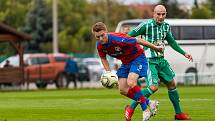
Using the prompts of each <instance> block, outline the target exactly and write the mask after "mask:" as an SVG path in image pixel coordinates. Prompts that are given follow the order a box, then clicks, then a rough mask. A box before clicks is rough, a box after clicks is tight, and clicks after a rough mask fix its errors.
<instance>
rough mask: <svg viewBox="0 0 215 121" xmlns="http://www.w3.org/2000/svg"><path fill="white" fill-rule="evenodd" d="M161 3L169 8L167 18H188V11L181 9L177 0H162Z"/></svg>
mask: <svg viewBox="0 0 215 121" xmlns="http://www.w3.org/2000/svg"><path fill="white" fill-rule="evenodd" d="M160 4H163V5H164V6H165V7H166V9H167V18H181V19H182V18H188V17H189V14H188V11H184V10H181V9H180V8H179V7H178V6H179V5H178V2H177V1H176V0H173V1H169V0H160Z"/></svg>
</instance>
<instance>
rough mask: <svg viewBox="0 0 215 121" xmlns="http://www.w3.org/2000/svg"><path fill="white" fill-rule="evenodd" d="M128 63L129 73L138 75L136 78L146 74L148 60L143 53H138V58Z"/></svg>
mask: <svg viewBox="0 0 215 121" xmlns="http://www.w3.org/2000/svg"><path fill="white" fill-rule="evenodd" d="M130 65H131V67H130V71H129V73H136V74H137V75H139V76H138V77H137V78H139V77H140V78H141V77H146V76H147V70H148V61H147V59H146V57H145V56H144V55H140V56H139V57H138V58H136V59H135V60H134V61H132V62H131V64H130ZM136 80H137V79H136Z"/></svg>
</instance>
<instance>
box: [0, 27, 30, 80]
mask: <svg viewBox="0 0 215 121" xmlns="http://www.w3.org/2000/svg"><path fill="white" fill-rule="evenodd" d="M25 40H31V36H30V35H29V34H26V33H23V32H18V31H17V30H16V29H15V28H13V27H10V26H8V25H6V24H4V23H0V44H1V43H2V42H9V43H10V45H11V46H13V47H14V48H15V50H16V52H17V54H18V55H19V59H20V61H19V62H20V66H19V67H5V68H0V83H13V82H23V81H24V62H23V54H24V49H23V47H22V46H21V42H23V41H25Z"/></svg>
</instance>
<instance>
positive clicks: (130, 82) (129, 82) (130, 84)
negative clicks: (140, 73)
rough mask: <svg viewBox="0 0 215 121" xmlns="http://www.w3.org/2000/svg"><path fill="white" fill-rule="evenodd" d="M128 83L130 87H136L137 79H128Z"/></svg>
mask: <svg viewBox="0 0 215 121" xmlns="http://www.w3.org/2000/svg"><path fill="white" fill-rule="evenodd" d="M127 84H128V86H129V87H134V86H136V85H137V83H136V81H134V80H129V79H128V80H127Z"/></svg>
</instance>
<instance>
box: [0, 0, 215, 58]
mask: <svg viewBox="0 0 215 121" xmlns="http://www.w3.org/2000/svg"><path fill="white" fill-rule="evenodd" d="M197 2H198V1H197V0H195V3H194V4H193V7H192V9H191V11H186V10H182V9H181V8H180V7H179V4H178V2H177V0H174V1H172V0H171V1H170V0H160V3H161V4H164V5H165V6H166V7H167V11H168V14H167V17H168V18H196V19H200V18H201V19H203V18H206V19H209V18H215V8H214V5H215V1H214V0H207V1H206V2H205V3H204V4H201V5H198V3H197ZM139 12H140V11H138V10H137V9H134V8H132V7H131V6H129V5H125V4H123V0H91V1H89V0H58V24H59V25H58V26H59V30H58V31H59V33H58V35H59V50H60V52H64V53H69V52H73V53H94V51H95V43H96V40H95V39H94V38H93V37H92V34H91V26H92V25H93V24H94V23H95V22H98V21H102V22H104V23H106V24H107V25H108V28H109V29H110V31H114V29H115V27H116V25H117V23H118V22H119V21H121V20H124V19H134V18H144V16H143V15H141V14H139ZM0 20H1V22H3V23H6V24H8V25H11V26H13V27H16V28H18V30H19V31H23V32H26V33H29V34H31V35H32V40H31V41H29V42H26V43H23V46H24V47H25V52H46V53H48V52H52V39H53V38H52V0H1V1H0ZM8 50H11V47H9V46H7V44H6V45H5V44H0V51H2V52H3V51H5V52H3V53H6V54H12V53H14V51H8Z"/></svg>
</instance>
